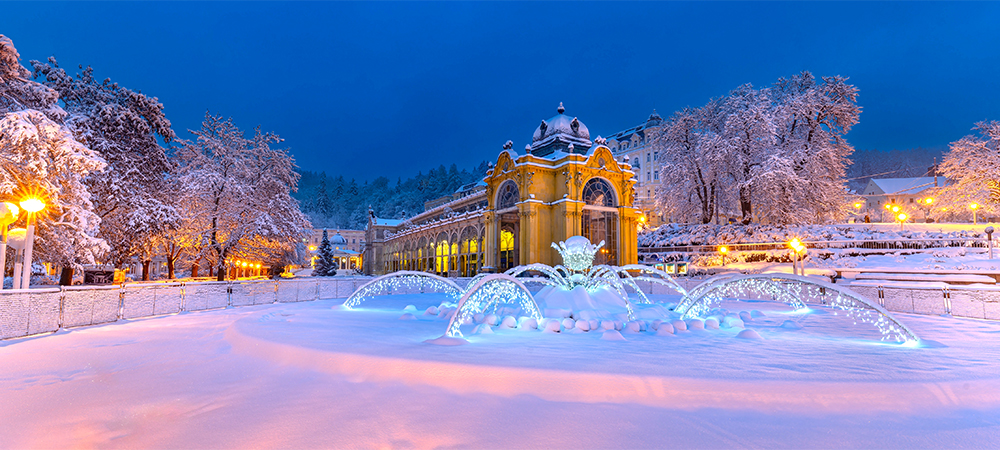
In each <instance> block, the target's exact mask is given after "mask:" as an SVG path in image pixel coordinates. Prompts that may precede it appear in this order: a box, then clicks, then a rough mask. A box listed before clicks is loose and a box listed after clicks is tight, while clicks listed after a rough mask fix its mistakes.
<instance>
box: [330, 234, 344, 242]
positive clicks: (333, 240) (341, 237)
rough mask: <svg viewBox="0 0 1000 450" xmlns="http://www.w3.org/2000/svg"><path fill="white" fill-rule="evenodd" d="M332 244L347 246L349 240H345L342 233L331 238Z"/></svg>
mask: <svg viewBox="0 0 1000 450" xmlns="http://www.w3.org/2000/svg"><path fill="white" fill-rule="evenodd" d="M330 243H331V244H333V245H347V239H344V237H343V236H341V235H340V233H337V234H335V235H333V236H330Z"/></svg>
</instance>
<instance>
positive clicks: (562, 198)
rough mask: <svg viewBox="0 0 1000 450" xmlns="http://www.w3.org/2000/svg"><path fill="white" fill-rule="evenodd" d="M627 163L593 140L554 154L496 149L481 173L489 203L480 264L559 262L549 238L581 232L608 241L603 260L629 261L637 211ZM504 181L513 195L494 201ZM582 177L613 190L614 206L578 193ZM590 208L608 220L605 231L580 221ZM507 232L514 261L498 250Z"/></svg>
mask: <svg viewBox="0 0 1000 450" xmlns="http://www.w3.org/2000/svg"><path fill="white" fill-rule="evenodd" d="M629 169H630V167H629V166H628V165H627V164H622V163H619V162H617V161H616V160H615V158H614V155H612V153H611V151H610V150H609V149H608V148H607V147H605V146H603V145H595V146H594V148H593V149H592V150H591V151H590V152H589V154H587V155H581V154H576V153H563V154H562V155H561V157H558V158H545V157H537V156H534V155H531V154H527V155H520V156H515V155H513V154H512V152H507V151H505V152H503V153H501V154H500V156H499V157H498V158H497V163H496V165H495V166H494V168H493V170H492V171H491V172H489V173H488V174H487V176H486V179H485V181H486V185H487V188H486V197H487V199H488V201H489V208H488V210H487V211H486V212H485V213H484V223H485V239H484V245H485V246H486V247H487V251H486V252H485V255H484V256H485V261H484V263H485V264H484V265H485V266H489V267H494V268H496V269H498V270H500V271H502V270H505V269H507V268H509V267H511V266H514V265H524V264H530V263H544V264H549V265H555V264H561V263H562V261H561V257H560V256H559V253H558V252H557V251H556V250H555V249H554V248H552V246H551V243H553V242H559V241H564V240H566V239H567V238H569V237H571V236H576V235H584V236H586V237H588V238H590V239H591V240H592V241H594V243H595V244H596V243H598V242H600V241H601V240H605V241H614V242H606V245H607V248H605V249H602V254H603V255H605V261H604V262H607V263H609V264H615V265H624V264H635V263H636V262H637V261H638V253H637V242H636V226H637V224H638V217H639V211H637V210H636V209H634V208H633V201H634V186H635V180H634V178H633V176H634V174H633V173H632V172H631V170H629ZM508 182H509V183H514V184H515V185H516V186H517V190H518V200H517V202H516V204H515V205H513V206H509V203H508V204H507V205H503V204H500V203H501V194H503V193H502V192H500V191H501V190H502V188H503V186H504V184H506V183H508ZM588 183H605V184H606V185H607V186H609V187H610V188H611V190H612V192H613V196H614V199H613V201H612V202H610V203H611V204H613V205H614V206H604V205H595V204H588V202H587V201H586V200H585V199H584V190H585V187H586V186H587V185H588ZM591 203H593V202H591ZM498 207H499V208H498ZM595 213H596V214H599V215H601V216H603V219H604V220H603V222H604V224H605V225H610V226H609V227H608V228H610V229H609V230H604V231H605V233H599V232H594V230H591V229H589V228H591V227H588V226H587V225H588V224H587V223H585V222H586V219H589V218H591V217H592V216H594V215H596V214H595ZM588 231H591V233H588ZM598 231H599V230H598ZM608 231H610V233H608ZM587 234H590V236H587ZM609 234H610V236H609ZM511 237H514V238H516V242H515V246H516V249H515V250H516V254H517V255H516V263H515V261H504V254H503V253H502V251H504V250H506V247H507V246H505V245H504V242H505V241H509V239H510V238H511ZM607 237H611V238H612V239H608V238H607ZM492 249H496V250H497V251H493V250H492ZM511 259H514V258H511ZM598 262H601V261H600V255H599V258H598Z"/></svg>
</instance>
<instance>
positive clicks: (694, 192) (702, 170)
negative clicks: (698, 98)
mask: <svg viewBox="0 0 1000 450" xmlns="http://www.w3.org/2000/svg"><path fill="white" fill-rule="evenodd" d="M712 106H713V105H706V106H705V107H703V108H698V109H693V108H685V109H683V110H681V111H677V112H676V113H674V115H673V116H672V117H671V118H670V119H669V120H667V121H666V123H664V124H663V126H662V127H660V130H659V133H658V134H657V135H655V136H654V137H653V142H652V144H651V145H652V146H653V147H654V148H657V149H658V152H659V161H660V164H661V169H660V180H661V182H660V188H659V189H657V192H656V202H657V204H658V205H659V208H660V210H661V212H662V213H664V214H665V215H667V216H669V217H676V218H682V219H684V220H688V219H691V220H696V221H698V222H699V223H709V222H711V221H712V218H713V217H714V216H715V213H716V211H717V208H718V204H717V202H716V200H717V198H718V197H717V194H718V189H719V179H718V173H717V171H716V169H717V167H716V165H715V164H713V163H712V160H711V157H712V154H711V153H712V150H714V147H713V146H712V145H711V144H712V143H713V136H714V132H715V131H716V130H714V129H713V125H715V122H714V120H713V119H714V117H713V116H712V115H711V113H710V111H712V109H713V108H712Z"/></svg>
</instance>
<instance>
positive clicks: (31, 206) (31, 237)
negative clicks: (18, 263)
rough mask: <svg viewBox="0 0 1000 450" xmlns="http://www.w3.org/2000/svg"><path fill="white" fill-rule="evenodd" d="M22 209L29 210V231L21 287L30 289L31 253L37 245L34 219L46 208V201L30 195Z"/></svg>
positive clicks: (25, 241)
mask: <svg viewBox="0 0 1000 450" xmlns="http://www.w3.org/2000/svg"><path fill="white" fill-rule="evenodd" d="M21 209H23V210H25V211H28V220H27V224H28V226H27V227H26V228H27V229H28V232H27V234H26V235H25V237H24V267H22V270H23V271H24V273H23V274H22V275H21V289H28V287H29V284H30V283H31V253H32V251H33V250H34V248H33V247H34V245H35V221H33V220H32V219H34V218H35V214H37V213H38V212H39V211H41V210H43V209H45V203H44V202H42V201H41V200H39V199H38V198H37V197H29V198H26V199H24V200H22V201H21ZM15 276H16V274H15Z"/></svg>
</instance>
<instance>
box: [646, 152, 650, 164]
mask: <svg viewBox="0 0 1000 450" xmlns="http://www.w3.org/2000/svg"><path fill="white" fill-rule="evenodd" d="M649 158H650V155H649V153H646V162H649Z"/></svg>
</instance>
